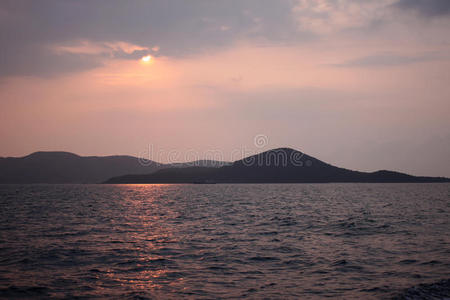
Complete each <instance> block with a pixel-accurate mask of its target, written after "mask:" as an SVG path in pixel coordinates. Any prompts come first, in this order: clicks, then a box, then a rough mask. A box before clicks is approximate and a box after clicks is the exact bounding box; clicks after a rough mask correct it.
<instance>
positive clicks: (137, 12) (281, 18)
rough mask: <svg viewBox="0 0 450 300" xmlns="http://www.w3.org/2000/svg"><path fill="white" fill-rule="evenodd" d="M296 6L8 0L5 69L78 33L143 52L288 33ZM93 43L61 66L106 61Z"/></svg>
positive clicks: (1, 39) (1, 26)
mask: <svg viewBox="0 0 450 300" xmlns="http://www.w3.org/2000/svg"><path fill="white" fill-rule="evenodd" d="M291 7H292V1H291V0H280V1H270V0H262V1H260V0H249V1H239V0H230V1H205V0H193V1H165V0H156V1H144V0H135V1H119V0H111V1H107V0H99V1H95V2H93V1H87V0H80V1H74V0H67V1H58V0H42V1H39V2H37V1H31V0H15V1H2V2H0V12H1V14H0V16H1V19H0V44H1V45H2V50H1V60H0V76H8V75H12V74H19V75H20V74H24V72H23V70H26V69H27V68H26V65H24V63H23V60H22V57H21V55H19V54H18V53H21V52H26V53H27V54H30V53H35V55H34V57H35V59H36V60H38V61H40V60H41V57H40V56H41V55H44V57H48V56H49V55H50V54H48V53H45V51H44V49H46V48H48V47H49V46H52V45H61V44H62V45H65V44H70V43H73V42H74V41H88V42H87V43H90V44H93V43H95V44H96V45H97V46H98V45H100V46H101V47H104V46H105V45H107V44H108V43H118V42H120V43H123V44H131V45H139V46H140V47H142V49H134V50H133V51H132V52H136V53H138V54H139V55H140V54H141V53H140V52H139V51H142V50H143V49H147V48H148V49H151V48H154V49H158V50H159V51H158V52H160V53H161V55H164V56H178V57H179V56H185V55H190V54H192V53H199V52H203V51H208V49H212V48H217V47H224V46H227V45H232V44H233V42H234V41H237V40H240V39H253V40H259V41H266V40H267V41H288V40H290V39H291V38H292V37H293V36H294V34H295V33H296V28H295V24H294V22H293V20H292V19H291ZM85 46H86V45H85ZM91 46H92V45H91ZM155 47H156V48H155ZM88 48H89V47H85V48H84V49H83V50H84V53H81V52H80V51H78V52H77V53H76V54H77V55H76V56H77V58H80V59H82V58H83V57H85V58H86V62H85V63H84V64H81V65H77V64H69V63H66V64H63V65H62V66H61V68H60V70H61V73H64V72H71V71H74V70H79V69H80V66H84V67H86V68H91V67H94V66H95V65H98V64H101V62H100V61H97V62H95V63H92V62H91V61H90V59H92V58H93V56H94V55H96V54H93V53H88V52H89V51H90V50H94V49H93V48H90V49H88ZM24 49H25V50H24ZM60 50H62V49H60ZM65 50H68V48H66V49H65ZM72 50H77V49H75V48H72ZM78 50H82V49H81V48H79V49H78ZM97 50H98V49H97ZM65 52H66V54H61V53H59V54H58V53H56V54H54V55H55V60H57V61H59V59H60V56H69V53H68V52H70V51H65ZM72 52H73V51H72ZM116 52H117V53H116V54H117V55H113V57H116V58H123V57H126V56H127V55H126V54H130V52H127V51H123V48H121V49H119V50H117V51H116ZM155 52H156V51H155ZM136 55H137V54H136ZM134 56H135V55H131V56H130V57H134ZM99 58H101V55H100V57H99ZM47 59H48V58H45V59H44V58H43V60H45V61H46V62H47ZM48 69H51V70H53V71H55V66H48V65H47V63H45V64H44V63H35V64H34V67H33V68H29V69H28V70H26V72H25V73H26V74H34V75H41V73H43V74H46V73H49V70H48Z"/></svg>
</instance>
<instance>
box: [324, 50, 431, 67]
mask: <svg viewBox="0 0 450 300" xmlns="http://www.w3.org/2000/svg"><path fill="white" fill-rule="evenodd" d="M437 58H438V57H437V56H436V54H434V53H427V54H422V55H416V56H404V55H398V54H393V53H382V54H375V55H369V56H364V57H360V58H357V59H353V60H348V61H346V62H344V63H341V64H334V65H333V66H335V67H392V66H400V65H409V64H413V63H419V62H425V61H431V60H435V59H437Z"/></svg>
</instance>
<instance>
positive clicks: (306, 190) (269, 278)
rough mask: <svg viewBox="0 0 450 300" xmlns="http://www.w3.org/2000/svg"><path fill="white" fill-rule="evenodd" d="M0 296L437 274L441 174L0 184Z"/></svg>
mask: <svg viewBox="0 0 450 300" xmlns="http://www.w3.org/2000/svg"><path fill="white" fill-rule="evenodd" d="M0 206H1V207H0V297H3V298H13V297H19V298H20V297H23V298H43V299H44V298H45V299H47V298H51V297H54V298H65V297H80V298H84V297H85V298H96V297H98V298H120V299H122V298H129V299H147V298H149V299H153V298H174V299H179V298H183V297H184V298H240V297H249V298H257V299H259V298H264V297H266V298H275V299H280V298H281V299H286V298H303V299H308V298H319V297H337V298H386V297H390V296H392V295H395V294H398V293H399V292H401V291H402V290H403V289H405V288H407V287H410V286H414V285H417V284H419V283H431V282H436V281H439V280H441V279H445V278H449V277H450V185H449V184H293V185H286V184H282V185H281V184H280V185H245V184H241V185H219V184H217V185H3V186H0Z"/></svg>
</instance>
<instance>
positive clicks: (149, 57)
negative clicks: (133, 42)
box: [141, 55, 152, 62]
mask: <svg viewBox="0 0 450 300" xmlns="http://www.w3.org/2000/svg"><path fill="white" fill-rule="evenodd" d="M151 59H152V57H151V56H150V55H146V56H144V57H142V58H141V60H142V61H143V62H150V60H151Z"/></svg>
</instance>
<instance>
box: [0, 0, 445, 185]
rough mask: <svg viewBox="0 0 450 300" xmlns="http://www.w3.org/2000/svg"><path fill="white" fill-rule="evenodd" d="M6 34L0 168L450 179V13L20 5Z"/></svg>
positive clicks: (369, 6) (245, 4) (0, 19)
mask: <svg viewBox="0 0 450 300" xmlns="http://www.w3.org/2000/svg"><path fill="white" fill-rule="evenodd" d="M0 24H1V26H0V42H1V44H2V49H1V50H0V53H1V57H0V120H1V121H0V125H1V126H0V140H1V141H2V143H1V147H0V156H2V157H21V156H25V155H28V154H30V153H33V152H36V151H67V152H72V153H76V154H78V155H82V156H90V155H94V156H104V155H132V156H140V155H141V154H142V153H146V152H148V149H149V147H150V146H152V147H154V151H155V152H158V151H163V152H165V153H169V152H170V151H177V152H178V153H182V154H181V155H182V156H183V155H184V156H185V155H186V153H189V152H190V151H191V152H196V153H198V154H199V155H200V154H202V153H203V154H204V153H207V152H208V151H221V152H222V153H223V155H224V156H223V157H224V160H227V161H230V160H231V159H232V157H233V156H232V153H233V151H237V150H239V149H243V148H245V149H247V150H248V151H250V152H252V153H256V152H262V151H265V150H269V149H273V148H279V147H290V148H294V149H296V150H300V151H302V152H305V153H307V154H308V155H311V156H314V157H316V158H318V159H320V160H322V161H325V162H327V163H331V164H333V165H336V166H339V167H344V168H348V169H354V170H361V171H375V170H380V169H388V170H395V171H400V172H405V173H408V174H414V175H428V176H446V177H450V160H449V159H448V158H449V157H450V118H449V115H450V85H449V83H450V35H449V32H450V1H446V0H428V1H426V0H381V1H358V2H356V1H348V0H340V1H328V0H321V1H310V0H299V1H294V0H292V1H291V0H286V1H256V0H248V1H215V0H213V1H197V0H194V1H179V2H178V1H174V2H167V1H127V2H123V1H103V0H102V1H96V2H92V1H71V0H68V1H53V0H44V1H39V2H37V1H25V0H23V1H22V0H18V1H2V2H1V3H0ZM259 135H263V136H265V137H267V141H266V143H265V144H264V146H263V147H257V146H256V145H255V142H254V139H255V137H256V136H259ZM199 158H202V157H201V156H199ZM161 162H167V161H161Z"/></svg>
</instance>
